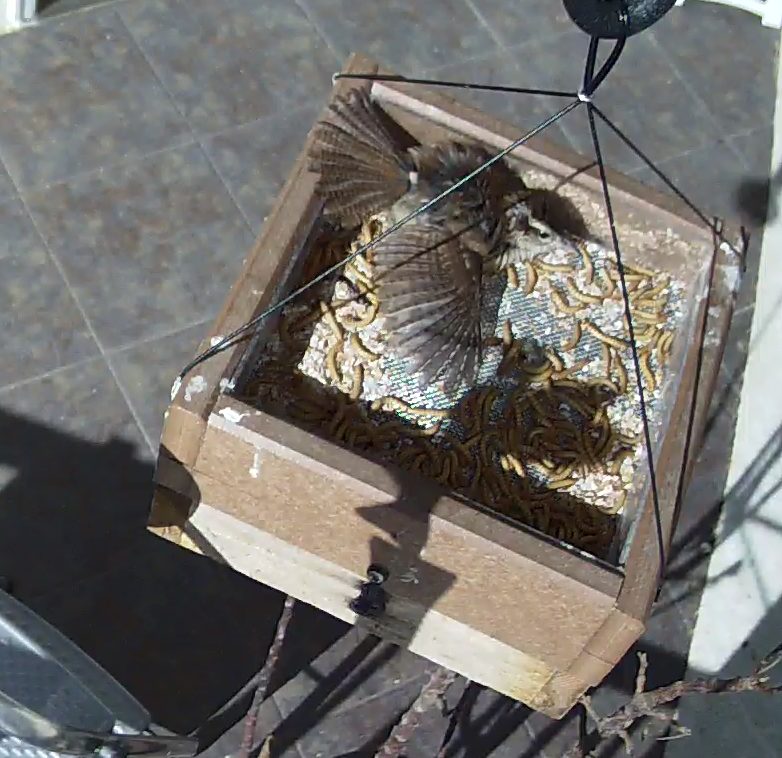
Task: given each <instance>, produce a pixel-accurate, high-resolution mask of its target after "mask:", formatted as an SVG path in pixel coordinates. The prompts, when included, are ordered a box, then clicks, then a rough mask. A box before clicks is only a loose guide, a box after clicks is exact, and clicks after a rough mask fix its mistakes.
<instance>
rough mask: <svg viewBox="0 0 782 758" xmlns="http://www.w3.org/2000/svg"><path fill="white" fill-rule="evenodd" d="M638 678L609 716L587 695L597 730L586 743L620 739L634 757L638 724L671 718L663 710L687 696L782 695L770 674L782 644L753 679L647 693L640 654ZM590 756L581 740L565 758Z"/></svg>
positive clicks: (699, 682)
mask: <svg viewBox="0 0 782 758" xmlns="http://www.w3.org/2000/svg"><path fill="white" fill-rule="evenodd" d="M638 659H639V665H638V676H637V677H636V683H635V695H633V697H632V698H631V699H630V701H629V702H628V703H626V704H625V705H623V706H622V707H621V708H619V710H617V711H615V712H614V713H612V714H610V715H608V716H600V715H598V714H597V713H596V712H595V710H594V708H593V707H592V704H591V701H590V700H589V697H588V696H587V695H584V696H583V697H582V698H581V699H580V702H581V704H582V705H583V706H584V708H585V710H586V712H587V713H588V714H589V716H590V717H591V718H592V720H593V721H594V722H595V731H594V732H592V734H590V735H588V736H587V740H586V742H591V741H593V740H594V738H595V737H597V738H598V742H600V741H602V740H606V739H609V738H611V737H619V738H620V739H622V740H623V741H624V743H625V748H626V750H627V754H628V755H632V744H631V742H630V733H629V729H630V727H632V726H633V724H635V722H636V721H639V720H641V719H644V718H647V717H650V716H651V717H654V718H662V719H665V718H667V716H666V715H665V714H663V713H662V712H661V710H660V709H661V708H662V707H663V706H664V705H666V704H668V703H670V702H672V701H674V700H677V699H678V698H680V697H682V696H684V695H697V694H724V693H738V692H763V693H767V694H775V693H780V692H782V687H778V686H774V685H772V684H770V682H769V677H768V676H767V674H768V672H769V671H771V669H772V668H774V666H776V665H777V664H778V663H779V662H780V660H782V644H779V645H777V647H775V648H774V650H772V651H771V652H770V653H769V654H768V655H767V656H766V657H765V658H764V659H763V660H762V661H761V662H760V663H759V664H758V665H757V667H756V668H755V670H754V671H753V672H752V673H751V674H750V675H749V676H736V677H733V678H731V679H720V678H718V677H706V678H703V679H693V680H691V681H687V680H684V681H679V682H674V683H673V684H669V685H667V686H666V687H658V688H657V689H654V690H649V691H648V692H644V687H645V686H646V669H647V661H646V654H645V653H639V654H638ZM586 755H588V753H585V752H584V748H583V743H582V742H581V741H579V742H577V743H576V744H574V745H573V746H572V747H571V748H570V749H569V750H568V751H567V752H566V753H565V755H564V756H563V758H585V756H586Z"/></svg>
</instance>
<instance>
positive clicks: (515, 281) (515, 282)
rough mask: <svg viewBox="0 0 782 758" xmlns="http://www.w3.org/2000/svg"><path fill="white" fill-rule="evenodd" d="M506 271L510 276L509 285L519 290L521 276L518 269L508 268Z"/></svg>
mask: <svg viewBox="0 0 782 758" xmlns="http://www.w3.org/2000/svg"><path fill="white" fill-rule="evenodd" d="M505 271H506V272H507V275H508V285H509V286H510V287H512V288H513V289H515V290H517V289H518V288H519V274H518V272H517V271H516V267H515V266H507V267H506V269H505Z"/></svg>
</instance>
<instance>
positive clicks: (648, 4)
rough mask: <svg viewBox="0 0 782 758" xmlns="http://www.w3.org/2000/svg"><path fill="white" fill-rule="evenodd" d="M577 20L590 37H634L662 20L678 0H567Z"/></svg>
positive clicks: (567, 7) (571, 16)
mask: <svg viewBox="0 0 782 758" xmlns="http://www.w3.org/2000/svg"><path fill="white" fill-rule="evenodd" d="M563 2H564V4H565V10H566V11H567V12H568V15H569V16H570V18H571V19H572V20H573V23H574V24H575V25H576V26H577V27H578V28H579V29H581V31H583V32H586V33H587V34H588V35H589V36H590V37H602V38H603V39H619V38H620V37H631V36H632V35H633V34H638V32H642V31H643V30H644V29H648V28H649V27H650V26H651V25H652V24H654V23H656V22H657V21H659V20H660V19H661V18H662V17H663V16H664V15H665V14H666V13H667V12H668V11H669V10H670V9H671V8H673V5H674V3H675V2H676V0H563Z"/></svg>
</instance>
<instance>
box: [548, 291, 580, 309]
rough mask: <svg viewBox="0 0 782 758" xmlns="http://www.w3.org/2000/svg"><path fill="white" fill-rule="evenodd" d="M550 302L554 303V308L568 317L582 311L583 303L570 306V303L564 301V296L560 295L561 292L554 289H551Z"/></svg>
mask: <svg viewBox="0 0 782 758" xmlns="http://www.w3.org/2000/svg"><path fill="white" fill-rule="evenodd" d="M551 302H552V303H554V307H555V308H557V309H558V310H560V311H562V312H563V313H567V314H570V315H572V314H574V313H578V312H579V311H581V310H583V309H584V304H583V303H579V304H578V305H570V303H568V302H567V300H565V296H564V295H563V294H562V292H561V291H560V290H558V289H557V288H556V287H552V288H551Z"/></svg>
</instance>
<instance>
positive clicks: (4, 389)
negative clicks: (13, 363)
mask: <svg viewBox="0 0 782 758" xmlns="http://www.w3.org/2000/svg"><path fill="white" fill-rule="evenodd" d="M100 358H101V356H100V354H98V353H96V354H95V355H91V356H90V357H89V358H80V359H79V360H78V361H72V362H71V363H66V364H65V365H64V366H57V367H56V368H53V369H49V370H48V371H44V372H42V373H40V374H35V375H34V376H28V377H25V378H24V379H19V380H17V381H15V382H11V383H10V384H4V385H2V387H0V395H3V394H4V393H5V392H9V391H11V390H15V389H18V388H19V387H24V386H26V385H28V384H32V383H33V382H37V381H40V380H42V379H48V378H49V377H50V376H56V375H57V374H61V373H63V372H64V371H68V370H69V369H72V368H77V367H79V366H84V365H86V364H88V363H92V361H98V360H100Z"/></svg>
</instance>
